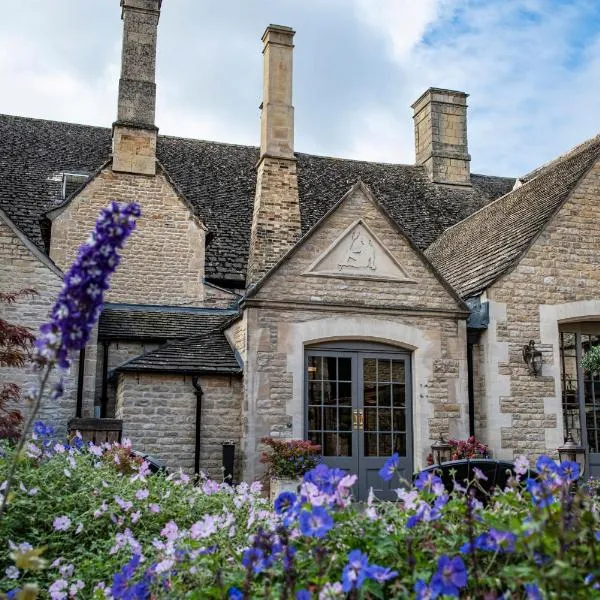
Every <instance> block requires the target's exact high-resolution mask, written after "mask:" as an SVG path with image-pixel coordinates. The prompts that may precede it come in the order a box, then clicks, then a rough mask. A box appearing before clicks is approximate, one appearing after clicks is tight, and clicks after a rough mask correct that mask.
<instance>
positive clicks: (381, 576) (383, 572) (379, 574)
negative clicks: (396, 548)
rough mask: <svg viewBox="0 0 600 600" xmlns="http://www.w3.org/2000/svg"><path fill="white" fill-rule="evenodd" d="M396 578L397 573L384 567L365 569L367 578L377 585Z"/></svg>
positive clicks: (371, 566) (374, 566) (377, 566)
mask: <svg viewBox="0 0 600 600" xmlns="http://www.w3.org/2000/svg"><path fill="white" fill-rule="evenodd" d="M397 576H398V572H397V571H392V570H391V569H388V568H386V567H380V566H379V565H370V566H368V567H367V577H368V578H369V579H373V580H374V581H377V583H384V582H386V581H389V580H390V579H394V577H397Z"/></svg>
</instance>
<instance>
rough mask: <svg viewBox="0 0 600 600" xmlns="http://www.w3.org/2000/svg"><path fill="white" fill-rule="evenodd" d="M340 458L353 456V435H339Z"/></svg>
mask: <svg viewBox="0 0 600 600" xmlns="http://www.w3.org/2000/svg"><path fill="white" fill-rule="evenodd" d="M338 442H339V456H352V434H351V433H340V434H338Z"/></svg>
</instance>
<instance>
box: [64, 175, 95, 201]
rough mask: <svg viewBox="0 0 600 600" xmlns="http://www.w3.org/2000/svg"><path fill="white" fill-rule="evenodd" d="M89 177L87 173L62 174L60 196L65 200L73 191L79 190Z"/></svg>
mask: <svg viewBox="0 0 600 600" xmlns="http://www.w3.org/2000/svg"><path fill="white" fill-rule="evenodd" d="M89 178H90V176H89V175H88V174H87V173H63V174H62V188H61V196H62V199H63V200H66V199H67V198H68V197H69V196H70V195H71V194H72V193H73V192H74V191H75V190H77V189H79V188H80V187H81V186H82V185H83V184H84V183H85V182H86V181H87V180H88V179H89Z"/></svg>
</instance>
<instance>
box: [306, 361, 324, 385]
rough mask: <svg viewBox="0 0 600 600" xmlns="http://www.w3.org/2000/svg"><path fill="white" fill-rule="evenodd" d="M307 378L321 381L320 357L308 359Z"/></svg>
mask: <svg viewBox="0 0 600 600" xmlns="http://www.w3.org/2000/svg"><path fill="white" fill-rule="evenodd" d="M308 378H309V379H311V380H318V379H323V374H322V372H321V357H320V356H309V357H308Z"/></svg>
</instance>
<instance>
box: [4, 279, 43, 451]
mask: <svg viewBox="0 0 600 600" xmlns="http://www.w3.org/2000/svg"><path fill="white" fill-rule="evenodd" d="M35 293H36V292H35V291H34V290H30V289H25V290H21V291H19V292H11V293H6V292H0V304H1V303H4V304H12V303H14V302H16V301H17V299H18V298H20V297H23V296H33V295H35ZM34 341H35V335H34V334H33V332H32V330H31V329H30V328H29V327H23V326H22V325H15V324H13V323H9V322H8V321H6V320H5V319H0V367H13V368H23V367H24V366H25V365H26V364H27V363H28V362H29V361H30V360H31V350H32V348H33V343H34ZM20 398H21V390H20V389H19V386H18V385H16V384H14V383H3V384H2V386H0V439H3V438H4V439H6V438H8V439H10V440H13V441H15V440H17V439H18V438H19V435H20V427H21V423H22V422H23V415H22V414H21V412H20V411H19V410H18V409H17V408H16V405H17V403H18V402H19V400H20Z"/></svg>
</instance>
